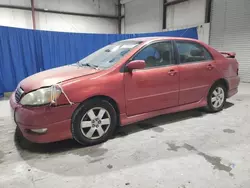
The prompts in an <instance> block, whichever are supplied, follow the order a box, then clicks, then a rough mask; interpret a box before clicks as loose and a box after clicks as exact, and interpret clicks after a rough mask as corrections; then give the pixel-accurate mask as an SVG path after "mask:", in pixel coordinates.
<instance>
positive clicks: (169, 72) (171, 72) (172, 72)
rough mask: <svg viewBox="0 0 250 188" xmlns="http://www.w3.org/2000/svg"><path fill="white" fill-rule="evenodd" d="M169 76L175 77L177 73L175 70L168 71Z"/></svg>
mask: <svg viewBox="0 0 250 188" xmlns="http://www.w3.org/2000/svg"><path fill="white" fill-rule="evenodd" d="M168 74H169V75H170V76H174V75H176V74H177V71H175V70H173V69H172V70H170V71H168Z"/></svg>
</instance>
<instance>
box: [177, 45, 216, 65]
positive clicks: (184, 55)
mask: <svg viewBox="0 0 250 188" xmlns="http://www.w3.org/2000/svg"><path fill="white" fill-rule="evenodd" d="M176 45H177V49H178V52H179V58H180V63H181V64H183V63H195V62H202V61H209V60H212V59H213V58H212V56H211V55H210V53H209V52H208V51H207V50H206V49H205V48H204V47H203V46H202V45H200V44H198V43H195V42H188V41H176Z"/></svg>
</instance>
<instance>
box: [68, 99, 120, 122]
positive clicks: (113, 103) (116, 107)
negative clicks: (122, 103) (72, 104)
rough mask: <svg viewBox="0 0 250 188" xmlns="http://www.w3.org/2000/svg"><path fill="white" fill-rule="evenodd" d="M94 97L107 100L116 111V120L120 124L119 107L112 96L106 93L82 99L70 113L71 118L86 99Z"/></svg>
mask: <svg viewBox="0 0 250 188" xmlns="http://www.w3.org/2000/svg"><path fill="white" fill-rule="evenodd" d="M94 99H104V100H106V101H108V102H109V103H110V104H111V105H112V106H113V107H114V109H115V111H116V114H117V121H118V123H119V125H120V109H119V106H118V103H117V102H116V101H115V100H114V99H113V98H111V97H109V96H106V95H95V96H92V97H89V98H87V99H85V100H84V101H82V102H81V103H80V104H79V105H78V107H77V108H76V110H75V111H74V113H73V115H72V120H73V118H74V116H75V115H76V114H77V112H78V110H79V109H80V108H81V107H82V105H83V104H84V103H85V102H86V101H90V100H94Z"/></svg>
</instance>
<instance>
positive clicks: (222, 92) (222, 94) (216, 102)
mask: <svg viewBox="0 0 250 188" xmlns="http://www.w3.org/2000/svg"><path fill="white" fill-rule="evenodd" d="M207 103H208V105H207V110H208V111H209V112H219V111H221V110H222V109H223V107H224V105H225V103H226V88H225V87H224V86H223V85H220V84H218V85H215V86H213V87H212V88H211V89H210V91H209V94H208V97H207Z"/></svg>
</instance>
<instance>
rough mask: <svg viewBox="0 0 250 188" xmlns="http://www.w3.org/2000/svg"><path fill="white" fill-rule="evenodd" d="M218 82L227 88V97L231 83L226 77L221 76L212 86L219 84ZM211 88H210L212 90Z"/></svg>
mask: <svg viewBox="0 0 250 188" xmlns="http://www.w3.org/2000/svg"><path fill="white" fill-rule="evenodd" d="M218 84H222V85H223V86H225V88H226V97H227V96H228V91H229V83H228V81H227V80H226V79H225V78H220V79H218V80H216V81H215V82H214V83H213V85H212V86H211V88H213V87H214V86H215V85H218ZM211 88H210V90H211ZM210 90H209V91H210Z"/></svg>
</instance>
